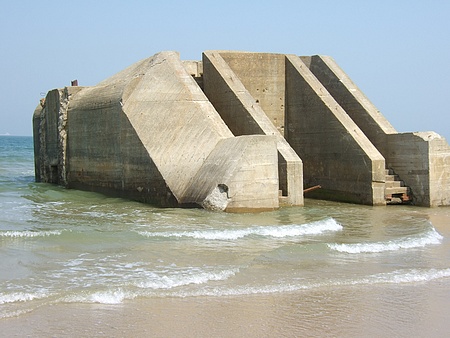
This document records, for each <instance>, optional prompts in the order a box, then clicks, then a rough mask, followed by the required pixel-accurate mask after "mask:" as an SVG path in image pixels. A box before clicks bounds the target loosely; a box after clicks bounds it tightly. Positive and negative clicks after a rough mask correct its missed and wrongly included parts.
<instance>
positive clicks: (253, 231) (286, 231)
mask: <svg viewBox="0 0 450 338" xmlns="http://www.w3.org/2000/svg"><path fill="white" fill-rule="evenodd" d="M340 230H342V226H341V225H340V224H338V223H337V222H336V220H334V219H333V218H327V219H325V220H321V221H317V222H312V223H307V224H301V225H299V224H293V225H280V226H255V227H249V228H244V229H227V230H195V231H180V232H150V231H139V232H138V233H139V234H141V235H142V236H147V237H164V238H170V237H175V238H183V237H184V238H195V239H204V240H224V241H226V240H236V239H240V238H244V237H247V236H252V235H254V236H263V237H274V238H286V237H298V236H305V235H319V234H322V233H324V232H329V231H340Z"/></svg>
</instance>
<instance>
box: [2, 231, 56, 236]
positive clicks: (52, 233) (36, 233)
mask: <svg viewBox="0 0 450 338" xmlns="http://www.w3.org/2000/svg"><path fill="white" fill-rule="evenodd" d="M61 234H62V231H61V230H50V231H33V230H21V231H11V230H8V231H0V237H7V238H23V237H28V238H33V237H47V236H59V235H61Z"/></svg>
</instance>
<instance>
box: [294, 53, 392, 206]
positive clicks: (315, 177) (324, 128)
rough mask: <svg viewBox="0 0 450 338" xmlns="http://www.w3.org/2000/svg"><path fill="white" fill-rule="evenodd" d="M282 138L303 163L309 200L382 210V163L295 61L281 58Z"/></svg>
mask: <svg viewBox="0 0 450 338" xmlns="http://www.w3.org/2000/svg"><path fill="white" fill-rule="evenodd" d="M286 58H287V63H286V97H287V100H286V119H287V130H286V134H287V135H286V137H287V140H288V142H289V144H290V145H291V146H292V147H293V148H294V149H295V151H296V152H297V153H298V154H299V156H300V157H301V158H302V160H303V163H304V167H303V168H304V173H303V175H304V182H305V186H314V185H321V186H322V189H319V190H316V191H314V193H311V194H312V195H314V196H315V197H319V198H324V199H336V200H341V201H349V202H356V203H364V204H373V205H383V204H385V203H386V202H385V198H384V187H385V185H384V182H385V162H384V158H383V156H382V155H381V154H380V153H379V152H378V150H377V149H376V148H375V147H374V146H373V145H372V144H371V143H370V141H369V140H368V139H367V137H366V136H365V135H364V133H363V132H362V131H361V130H360V129H359V128H358V126H357V125H356V124H355V123H354V122H353V121H352V120H351V119H350V117H349V116H348V115H347V114H346V113H345V111H344V110H343V109H342V107H341V106H340V105H339V104H338V103H337V102H336V101H335V100H334V98H333V97H332V96H331V95H330V93H328V91H327V90H326V89H325V87H324V86H323V85H322V84H321V83H320V82H319V81H318V80H317V78H316V77H315V76H314V75H313V74H312V73H311V71H310V70H309V68H308V67H307V66H306V65H305V64H304V63H303V62H302V61H301V60H300V58H298V57H297V56H293V55H287V56H286Z"/></svg>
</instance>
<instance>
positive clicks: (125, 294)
mask: <svg viewBox="0 0 450 338" xmlns="http://www.w3.org/2000/svg"><path fill="white" fill-rule="evenodd" d="M136 297H137V294H136V293H135V292H131V291H124V290H122V289H116V290H106V291H97V292H93V293H82V294H76V295H70V296H66V297H64V298H63V299H62V301H63V302H66V303H100V304H120V303H122V302H123V301H124V300H125V299H134V298H136Z"/></svg>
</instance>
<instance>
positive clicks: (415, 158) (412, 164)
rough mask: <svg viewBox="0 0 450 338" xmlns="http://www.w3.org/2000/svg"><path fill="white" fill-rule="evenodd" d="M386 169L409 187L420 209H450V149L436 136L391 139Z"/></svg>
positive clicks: (428, 133)
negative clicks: (390, 169) (444, 206)
mask: <svg viewBox="0 0 450 338" xmlns="http://www.w3.org/2000/svg"><path fill="white" fill-rule="evenodd" d="M388 145H389V147H388V148H389V153H388V159H389V161H388V162H387V166H388V167H390V168H395V172H396V173H397V174H398V175H399V176H400V177H401V178H402V179H403V180H404V181H405V182H406V183H407V185H408V186H409V187H410V188H411V192H412V194H413V201H414V204H416V205H421V206H428V207H434V206H441V205H450V147H449V145H448V143H447V142H446V140H445V139H444V138H443V137H441V136H439V135H438V134H436V133H434V132H420V133H401V134H392V135H388Z"/></svg>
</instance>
